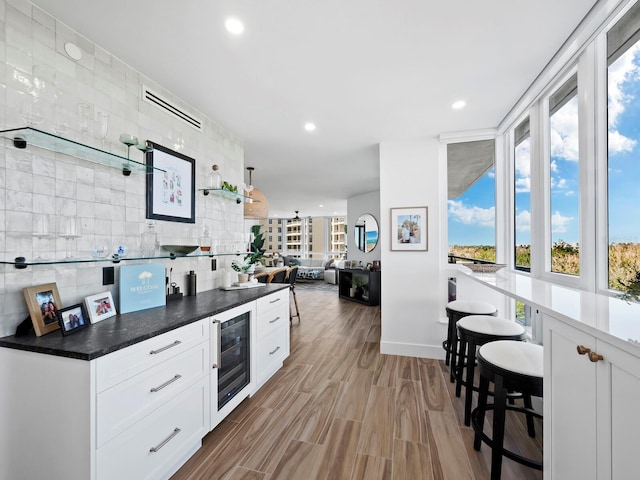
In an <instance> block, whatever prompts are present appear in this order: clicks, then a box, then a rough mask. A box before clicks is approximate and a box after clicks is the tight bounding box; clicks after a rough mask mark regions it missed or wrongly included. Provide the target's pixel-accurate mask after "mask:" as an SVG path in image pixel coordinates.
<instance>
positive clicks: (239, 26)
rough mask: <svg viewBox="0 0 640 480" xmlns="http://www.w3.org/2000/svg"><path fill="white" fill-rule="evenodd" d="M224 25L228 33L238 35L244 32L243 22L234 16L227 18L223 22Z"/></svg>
mask: <svg viewBox="0 0 640 480" xmlns="http://www.w3.org/2000/svg"><path fill="white" fill-rule="evenodd" d="M224 26H225V28H226V29H227V30H228V31H229V33H233V34H234V35H240V34H241V33H242V32H244V24H243V23H242V22H241V21H240V20H238V19H237V18H235V17H229V18H227V19H226V20H225V22H224Z"/></svg>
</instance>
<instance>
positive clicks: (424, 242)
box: [391, 207, 429, 252]
mask: <svg viewBox="0 0 640 480" xmlns="http://www.w3.org/2000/svg"><path fill="white" fill-rule="evenodd" d="M427 215H428V210H427V207H403V208H392V209H391V250H392V251H407V252H412V251H414V252H415V251H427V250H428V246H429V245H428V231H427V228H428V227H427V226H428V222H427Z"/></svg>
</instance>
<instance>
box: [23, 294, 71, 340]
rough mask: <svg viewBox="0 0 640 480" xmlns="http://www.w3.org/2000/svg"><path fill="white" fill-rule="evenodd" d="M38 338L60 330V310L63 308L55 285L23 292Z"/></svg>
mask: <svg viewBox="0 0 640 480" xmlns="http://www.w3.org/2000/svg"><path fill="white" fill-rule="evenodd" d="M22 292H23V293H24V299H25V301H26V302H27V309H28V310H29V316H30V317H31V323H33V329H34V330H35V332H36V336H37V337H41V336H42V335H45V334H47V333H49V332H53V331H54V330H57V329H58V328H59V325H58V310H59V309H60V307H62V302H61V301H60V294H59V293H58V287H57V286H56V284H55V283H45V284H44V285H37V286H35V287H26V288H24V289H23V290H22Z"/></svg>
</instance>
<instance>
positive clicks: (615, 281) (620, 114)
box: [607, 4, 640, 290]
mask: <svg viewBox="0 0 640 480" xmlns="http://www.w3.org/2000/svg"><path fill="white" fill-rule="evenodd" d="M607 58H608V69H607V89H608V91H607V97H608V111H607V113H608V178H607V181H608V192H607V195H608V223H609V232H608V234H609V237H608V244H609V245H608V249H609V258H608V260H609V262H608V263H609V269H608V270H609V276H608V277H609V281H608V283H609V288H612V289H617V290H620V289H622V288H623V287H624V285H625V284H628V283H629V282H630V281H632V280H635V278H636V275H637V274H638V272H639V271H640V224H639V223H638V222H637V221H636V219H637V218H638V216H639V215H640V189H639V188H638V180H639V179H640V162H638V153H639V151H640V146H639V145H638V142H639V141H640V131H639V130H638V115H640V4H636V5H634V6H633V7H632V8H631V9H630V10H629V11H628V12H627V14H626V15H625V16H624V17H623V18H622V19H620V21H618V22H617V23H616V24H615V25H614V27H613V28H612V29H611V30H610V31H609V32H608V33H607Z"/></svg>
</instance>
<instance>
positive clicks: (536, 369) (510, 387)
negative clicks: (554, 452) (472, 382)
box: [471, 340, 543, 480]
mask: <svg viewBox="0 0 640 480" xmlns="http://www.w3.org/2000/svg"><path fill="white" fill-rule="evenodd" d="M478 367H479V369H480V394H479V395H478V407H477V408H476V409H474V410H473V412H471V424H472V425H473V430H474V431H475V438H474V442H473V448H475V449H476V450H478V451H479V450H480V446H481V442H484V443H486V444H487V445H489V447H491V449H492V450H491V480H500V474H501V471H502V456H503V455H504V456H505V457H507V458H510V459H511V460H513V461H515V462H518V463H521V464H522V465H526V466H528V467H531V468H535V469H536V470H542V462H537V461H535V460H532V459H529V458H526V457H523V456H521V455H518V454H517V453H514V452H512V451H510V450H506V449H504V447H503V445H504V423H505V413H506V411H507V410H512V411H515V412H523V413H525V414H526V415H527V428H528V431H529V436H530V437H535V429H534V425H533V417H537V418H542V415H540V414H539V413H538V412H536V411H535V410H533V409H532V407H531V396H537V397H541V396H542V372H543V359H542V347H541V346H540V345H534V344H533V343H527V342H519V341H515V340H498V341H496V342H490V343H487V344H485V345H483V346H481V347H480V349H479V350H478ZM489 382H493V387H494V388H493V396H494V403H493V404H487V396H488V392H489ZM508 391H517V392H520V393H522V396H523V397H524V405H525V406H524V408H522V407H517V406H514V405H507V392H508ZM487 410H493V434H492V438H489V437H488V436H487V435H486V434H485V433H484V432H483V428H484V417H485V412H486V411H487Z"/></svg>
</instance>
